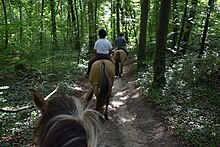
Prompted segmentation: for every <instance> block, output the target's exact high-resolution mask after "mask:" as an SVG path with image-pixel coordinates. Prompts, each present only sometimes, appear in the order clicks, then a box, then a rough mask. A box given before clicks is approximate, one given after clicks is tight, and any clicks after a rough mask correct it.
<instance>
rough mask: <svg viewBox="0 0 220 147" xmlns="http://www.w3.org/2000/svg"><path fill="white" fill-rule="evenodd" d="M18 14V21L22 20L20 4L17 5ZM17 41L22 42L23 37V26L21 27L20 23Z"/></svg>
mask: <svg viewBox="0 0 220 147" xmlns="http://www.w3.org/2000/svg"><path fill="white" fill-rule="evenodd" d="M19 15H20V22H23V18H22V6H21V5H20V6H19ZM19 32H20V33H19V42H20V43H21V42H22V39H23V27H22V24H21V26H20V28H19Z"/></svg>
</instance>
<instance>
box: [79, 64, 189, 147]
mask: <svg viewBox="0 0 220 147" xmlns="http://www.w3.org/2000/svg"><path fill="white" fill-rule="evenodd" d="M134 71H135V63H134V62H132V61H127V63H126V65H125V67H124V74H123V75H122V78H121V79H115V81H114V86H113V93H112V95H113V97H112V98H111V99H110V105H109V120H108V121H106V122H104V124H103V125H104V131H105V138H102V139H101V141H100V142H102V144H101V145H100V146H105V147H183V146H185V145H183V144H182V143H181V142H180V141H179V140H178V138H177V137H176V136H174V135H173V134H172V132H171V131H169V130H168V129H167V126H166V124H165V123H164V121H163V119H161V117H160V116H159V114H158V112H156V109H155V108H154V106H153V105H152V104H151V103H150V102H149V101H148V100H147V99H146V98H144V97H143V96H141V95H139V88H140V87H138V86H137V84H135V82H134V81H135V80H136V78H135V76H134V75H135V72H134ZM86 82H87V81H86ZM80 85H81V86H82V87H81V88H82V89H86V88H88V82H87V83H84V84H82V83H81V84H80ZM78 86H79V85H78Z"/></svg>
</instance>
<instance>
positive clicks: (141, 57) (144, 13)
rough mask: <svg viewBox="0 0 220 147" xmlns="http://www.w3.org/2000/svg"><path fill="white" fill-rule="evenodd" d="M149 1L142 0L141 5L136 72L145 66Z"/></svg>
mask: <svg viewBox="0 0 220 147" xmlns="http://www.w3.org/2000/svg"><path fill="white" fill-rule="evenodd" d="M149 3H150V0H142V3H141V23H140V37H139V48H138V62H137V68H138V70H140V69H142V68H145V67H146V64H145V61H146V39H147V22H148V12H149V10H148V8H149Z"/></svg>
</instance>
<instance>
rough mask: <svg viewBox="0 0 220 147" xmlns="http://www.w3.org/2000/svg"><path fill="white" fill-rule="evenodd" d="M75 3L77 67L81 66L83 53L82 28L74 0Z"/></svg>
mask: <svg viewBox="0 0 220 147" xmlns="http://www.w3.org/2000/svg"><path fill="white" fill-rule="evenodd" d="M74 3H75V10H76V23H77V27H76V29H77V30H76V49H77V53H78V56H77V65H78V64H79V60H80V52H81V47H80V46H81V43H80V38H81V37H80V27H79V16H78V11H77V10H78V9H77V6H76V0H74Z"/></svg>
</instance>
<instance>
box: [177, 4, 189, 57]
mask: <svg viewBox="0 0 220 147" xmlns="http://www.w3.org/2000/svg"><path fill="white" fill-rule="evenodd" d="M188 2H189V1H188V0H186V1H185V6H184V13H183V17H182V24H181V30H180V34H179V40H178V44H177V49H176V50H177V53H176V54H177V55H178V54H179V48H180V46H181V45H180V44H181V41H182V37H183V33H184V28H185V23H186V16H187V6H188Z"/></svg>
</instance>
